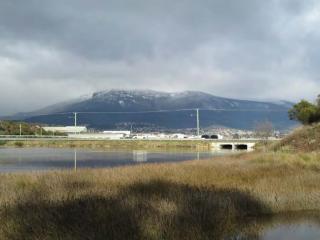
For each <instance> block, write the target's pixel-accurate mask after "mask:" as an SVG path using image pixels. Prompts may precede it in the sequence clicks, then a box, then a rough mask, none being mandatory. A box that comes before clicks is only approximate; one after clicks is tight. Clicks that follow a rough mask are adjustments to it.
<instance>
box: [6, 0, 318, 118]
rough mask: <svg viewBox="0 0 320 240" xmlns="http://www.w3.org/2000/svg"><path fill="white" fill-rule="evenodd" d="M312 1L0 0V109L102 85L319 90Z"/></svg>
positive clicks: (305, 94)
mask: <svg viewBox="0 0 320 240" xmlns="http://www.w3.org/2000/svg"><path fill="white" fill-rule="evenodd" d="M319 63H320V2H319V1H316V0H315V1H313V0H304V1H302V0H268V1H257V0H241V1H239V0H199V1H194V0H177V1H172V0H135V1H131V0H126V1H125V0H114V1H110V0H109V1H102V0H101V1H98V0H91V1H88V0H68V1H65V0H51V1H46V0H28V1H21V0H0V111H1V112H0V115H4V114H10V113H14V112H18V111H29V110H33V109H37V108H39V107H42V106H45V105H47V104H52V103H55V102H59V101H61V100H65V99H70V98H73V97H77V96H80V95H83V94H88V93H91V92H93V91H96V90H103V89H109V88H135V89H137V88H138V89H140V88H143V89H149V88H150V89H154V90H164V91H182V90H200V91H205V92H209V93H212V94H215V95H219V96H225V97H233V98H243V99H269V98H270V99H271V98H272V99H287V100H292V101H295V100H298V99H300V98H306V99H313V98H315V97H316V95H317V94H318V93H320V64H319Z"/></svg>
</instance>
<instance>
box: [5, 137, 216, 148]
mask: <svg viewBox="0 0 320 240" xmlns="http://www.w3.org/2000/svg"><path fill="white" fill-rule="evenodd" d="M20 142H21V141H7V142H6V143H5V146H7V147H15V146H16V144H20ZM23 147H54V148H87V149H106V150H108V149H118V150H120V149H122V150H126V149H129V150H132V149H133V150H135V149H139V150H159V149H163V150H167V149H181V150H210V149H211V142H210V141H204V140H190V141H189V140H188V141H187V140H186V141H181V140H180V141H179V140H177V141H175V140H168V141H166V140H159V141H157V140H152V141H150V140H67V139H61V140H26V141H24V142H23Z"/></svg>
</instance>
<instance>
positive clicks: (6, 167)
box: [0, 148, 320, 240]
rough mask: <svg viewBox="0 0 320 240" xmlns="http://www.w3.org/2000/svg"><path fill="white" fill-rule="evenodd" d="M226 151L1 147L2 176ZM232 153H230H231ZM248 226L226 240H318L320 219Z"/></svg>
mask: <svg viewBox="0 0 320 240" xmlns="http://www.w3.org/2000/svg"><path fill="white" fill-rule="evenodd" d="M223 154H226V152H187V151H166V152H156V151H141V150H136V151H117V150H113V151H93V150H84V149H79V150H76V149H56V148H0V173H4V172H21V171H42V170H56V169H75V168H106V167H116V166H123V165H135V164H141V163H159V162H179V161H185V160H193V159H198V160H201V159H207V158H213V157H216V156H219V155H223ZM229 154H230V152H229ZM247 223H248V224H245V226H246V227H250V226H254V227H253V229H255V230H254V231H253V232H252V230H250V231H249V232H250V233H249V234H246V232H247V230H246V229H239V230H240V233H239V232H238V233H236V234H235V235H233V236H231V237H230V238H229V237H227V238H226V239H238V240H240V239H261V240H298V239H299V240H300V239H308V240H319V239H320V217H314V216H313V217H309V216H303V217H302V218H298V219H296V218H295V217H290V218H285V219H282V218H280V219H278V218H275V219H271V220H270V221H259V220H257V221H254V223H252V222H250V221H248V222H247ZM246 227H245V228H246Z"/></svg>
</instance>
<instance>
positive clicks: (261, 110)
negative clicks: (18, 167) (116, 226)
mask: <svg viewBox="0 0 320 240" xmlns="http://www.w3.org/2000/svg"><path fill="white" fill-rule="evenodd" d="M197 110H199V111H215V112H219V111H223V112H287V111H288V110H285V109H226V108H185V109H163V110H150V111H123V112H119V111H104V112H103V111H99V112H98V111H95V112H93V111H91V112H89V111H88V112H83V111H82V112H81V111H79V112H59V113H39V114H35V115H33V116H30V117H35V116H55V115H74V114H75V113H76V114H144V113H166V112H184V111H197ZM26 117H27V116H26Z"/></svg>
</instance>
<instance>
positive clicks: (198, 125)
mask: <svg viewBox="0 0 320 240" xmlns="http://www.w3.org/2000/svg"><path fill="white" fill-rule="evenodd" d="M196 111H197V135H198V137H199V136H200V119H199V108H197V109H196Z"/></svg>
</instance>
